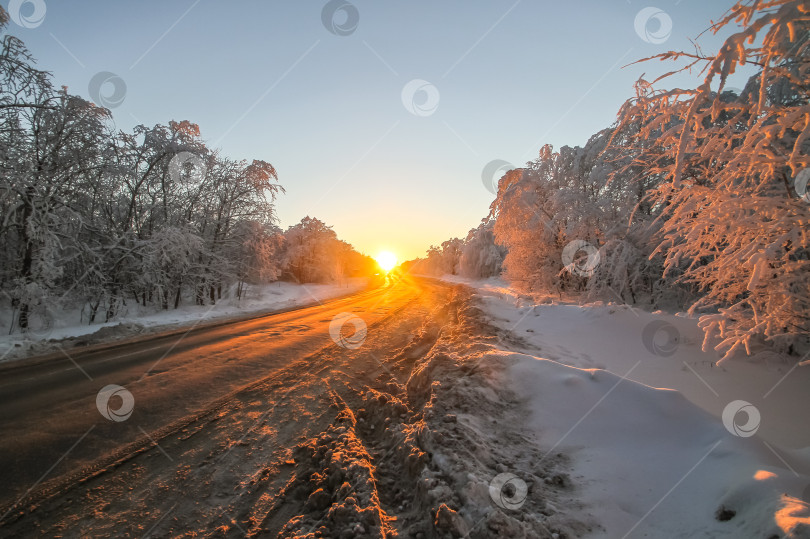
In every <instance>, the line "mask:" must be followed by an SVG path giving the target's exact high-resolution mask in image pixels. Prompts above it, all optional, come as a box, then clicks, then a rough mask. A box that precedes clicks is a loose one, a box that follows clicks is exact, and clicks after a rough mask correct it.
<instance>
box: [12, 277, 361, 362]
mask: <svg viewBox="0 0 810 539" xmlns="http://www.w3.org/2000/svg"><path fill="white" fill-rule="evenodd" d="M367 285H368V281H367V280H366V279H362V278H356V279H346V280H344V281H343V282H342V283H339V284H305V285H302V284H295V283H288V282H281V281H278V282H275V283H271V284H266V285H258V286H251V287H249V288H248V290H247V292H246V294H245V295H244V296H243V297H242V299H241V300H239V299H237V298H236V296H235V294H234V293H233V290H231V291H228V292H226V293H225V294H224V296H223V298H222V299H221V300H219V301H217V303H216V305H210V306H199V305H188V304H186V305H181V306H180V307H179V308H177V309H169V310H166V311H164V310H156V307H154V306H149V307H146V308H144V307H141V306H140V305H138V304H135V303H134V302H130V304H129V305H128V307H127V312H125V313H124V314H123V315H121V316H119V317H117V318H116V320H115V321H113V322H109V323H101V324H92V325H89V324H87V323H86V322H85V323H84V324H82V323H81V319H82V316H81V309H80V308H79V307H74V308H71V309H67V310H65V311H63V312H60V313H58V314H57V315H56V316H54V319H55V320H56V322H55V323H53V325H52V327H50V328H48V329H47V330H46V331H43V332H41V333H38V334H37V335H33V336H32V335H28V336H24V335H20V334H12V335H6V336H2V337H0V361H8V360H12V359H21V358H24V357H26V356H28V355H31V354H32V353H33V354H37V353H43V352H44V351H46V350H47V345H46V343H45V342H44V341H47V340H54V341H58V340H61V339H67V338H71V337H80V336H85V335H91V334H94V333H96V332H98V331H99V330H101V329H102V328H112V329H110V330H108V331H107V333H108V334H109V335H111V336H113V337H115V336H116V335H119V336H120V337H121V338H123V337H125V336H127V332H130V331H132V328H136V330H137V331H142V330H143V329H145V328H149V329H155V330H157V329H171V328H175V327H179V326H188V325H192V324H197V323H201V322H214V321H223V320H227V319H234V318H241V317H244V316H249V315H253V314H256V315H258V314H261V313H264V312H268V311H275V310H280V309H290V308H294V307H298V306H303V305H309V304H314V303H319V302H321V301H324V300H327V299H330V298H335V297H338V296H343V295H346V294H351V293H353V292H357V291H359V290H362V289H363V288H365V287H366V286H367ZM10 320H11V311H10V308H8V305H5V304H4V305H3V308H2V309H0V323H2V325H3V326H5V327H8V326H9V325H10Z"/></svg>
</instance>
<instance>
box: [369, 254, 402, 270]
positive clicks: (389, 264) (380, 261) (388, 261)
mask: <svg viewBox="0 0 810 539" xmlns="http://www.w3.org/2000/svg"><path fill="white" fill-rule="evenodd" d="M374 260H376V261H377V265H378V266H380V268H382V270H383V271H386V272H388V271H391V270H392V269H394V266H396V265H397V255H395V254H394V253H392V252H391V251H380V252H379V253H377V256H376V257H374Z"/></svg>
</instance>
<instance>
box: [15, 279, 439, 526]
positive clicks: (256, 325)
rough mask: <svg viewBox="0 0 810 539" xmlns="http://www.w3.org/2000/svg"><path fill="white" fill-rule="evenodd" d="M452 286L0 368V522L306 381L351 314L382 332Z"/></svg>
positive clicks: (412, 285) (377, 293)
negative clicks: (341, 319)
mask: <svg viewBox="0 0 810 539" xmlns="http://www.w3.org/2000/svg"><path fill="white" fill-rule="evenodd" d="M443 288H444V287H442V286H440V285H438V284H437V283H434V282H431V281H426V280H419V279H414V278H406V279H403V280H401V281H399V282H397V283H395V284H393V285H391V286H386V287H382V288H378V289H374V290H370V291H364V292H361V293H358V294H355V295H353V296H349V297H345V298H342V299H338V300H334V301H327V302H325V303H323V304H320V305H314V306H310V307H307V308H299V309H297V310H293V311H289V312H282V313H275V314H272V315H268V316H263V317H258V318H255V319H251V320H246V321H237V322H233V323H225V324H217V325H215V326H211V327H192V328H189V329H188V330H186V331H184V332H182V333H175V334H171V335H163V336H156V337H154V338H149V339H144V340H141V341H137V342H129V343H126V344H122V345H120V346H114V347H106V348H105V349H102V350H85V351H82V350H80V349H71V350H66V351H65V353H64V354H62V356H61V357H55V358H51V359H49V360H47V361H43V360H37V359H31V360H23V361H18V362H14V363H13V364H9V365H6V366H3V367H2V368H0V432H2V436H1V437H0V470H2V476H3V477H2V484H3V487H4V488H3V489H2V491H1V492H0V508H1V509H2V513H4V514H2V515H0V523H2V522H3V520H4V519H6V520H7V519H11V518H14V515H15V514H18V513H19V512H20V509H21V508H24V507H26V506H27V505H28V506H30V505H31V504H32V503H39V501H40V500H44V499H45V498H47V495H48V492H49V490H51V491H53V492H56V491H60V490H63V489H64V488H65V482H66V481H67V480H73V481H84V480H85V479H86V478H87V477H89V476H90V474H91V473H92V471H93V470H108V469H109V467H110V465H111V463H114V462H116V459H122V458H124V457H126V456H127V455H131V454H132V453H133V452H138V451H145V450H148V449H154V448H155V447H159V446H158V444H156V443H155V440H159V439H161V437H162V436H165V433H166V432H169V431H172V432H176V431H177V430H179V429H181V428H182V427H183V426H184V425H188V424H191V423H193V422H194V421H195V420H197V419H199V418H200V417H202V416H204V415H205V414H211V413H214V412H215V411H216V410H217V407H218V406H221V405H222V404H223V403H226V402H227V401H228V400H229V399H231V398H233V396H234V395H236V394H237V393H239V392H240V391H244V390H245V389H246V388H249V387H250V386H251V385H253V384H256V383H257V382H260V381H261V380H262V379H263V378H265V377H267V376H269V375H271V374H272V373H274V372H275V371H277V370H279V369H281V368H284V367H289V366H290V365H291V364H295V363H296V362H299V364H298V365H299V366H297V367H296V368H297V369H300V370H301V371H302V374H304V372H303V371H305V370H306V369H307V363H306V361H303V362H302V360H305V359H306V358H307V357H309V356H310V355H313V354H316V353H317V352H319V351H323V350H324V349H328V348H330V347H332V348H334V349H336V350H337V351H341V350H342V347H340V346H338V345H337V344H336V343H335V342H334V340H333V338H332V337H331V335H330V331H329V327H330V323H331V322H332V321H333V319H334V318H335V317H336V316H339V315H342V314H343V313H351V314H353V315H355V316H358V317H359V318H361V319H362V320H363V322H365V324H367V325H368V326H373V325H374V324H376V323H378V322H382V321H384V320H386V319H391V318H392V317H394V318H395V317H396V315H397V313H398V312H399V311H400V310H402V309H405V308H406V307H408V306H409V305H411V304H413V303H414V302H417V303H418V302H419V301H420V299H422V300H424V296H425V295H426V294H427V295H430V294H431V293H435V292H436V291H437V290H442V289H443ZM434 295H435V294H434ZM435 301H436V299H435V298H433V299H431V300H430V303H435ZM351 327H352V325H351V324H348V328H349V329H348V330H346V329H345V328H344V335H345V334H347V332H348V333H349V334H350V333H351ZM110 384H114V385H116V386H121V387H123V388H125V390H126V391H125V392H123V393H118V394H115V395H111V396H110V398H109V399H108V402H107V406H105V405H104V403H103V402H102V403H101V405H99V403H98V402H97V401H98V398H99V397H98V396H99V393H100V391H101V390H102V388H105V387H106V386H108V385H110ZM126 392H128V393H129V394H130V395H131V402H127V395H126ZM130 407H131V409H132V410H131V415H128V416H126V414H127V412H128V411H129V408H130ZM105 411H106V412H107V414H108V415H109V416H110V418H107V417H105V416H104V415H103V414H104V413H105ZM116 413H119V414H122V415H120V416H116V415H115V414H116ZM124 416H126V417H124ZM116 419H123V420H121V421H118V420H116ZM0 531H1V530H0Z"/></svg>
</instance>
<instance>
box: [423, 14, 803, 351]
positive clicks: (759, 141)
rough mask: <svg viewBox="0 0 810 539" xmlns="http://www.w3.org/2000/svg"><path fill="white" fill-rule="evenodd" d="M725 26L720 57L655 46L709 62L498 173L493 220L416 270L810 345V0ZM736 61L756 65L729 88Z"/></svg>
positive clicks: (692, 64)
mask: <svg viewBox="0 0 810 539" xmlns="http://www.w3.org/2000/svg"><path fill="white" fill-rule="evenodd" d="M732 24H739V25H740V30H739V31H738V32H737V33H735V34H733V35H732V36H731V37H729V38H728V39H727V40H726V41H725V43H724V44H723V46H722V47H721V48H720V50H719V51H718V52H717V53H716V54H714V55H703V53H702V52H699V53H697V54H691V53H678V52H668V53H665V54H661V55H658V56H655V57H653V58H655V59H659V60H686V61H687V63H686V65H685V66H684V67H683V68H682V69H697V70H702V72H703V74H704V79H703V82H702V83H701V84H700V86H698V88H696V89H692V90H682V89H671V90H658V89H655V88H654V86H653V84H652V83H649V82H647V81H645V80H639V81H638V83H637V84H636V95H635V97H634V98H632V99H630V100H628V101H627V102H626V103H625V104H624V106H623V107H622V108H621V110H620V111H619V114H618V117H617V121H616V123H615V124H614V125H613V126H611V127H610V128H609V129H605V130H604V131H602V132H600V133H597V134H596V135H594V136H593V137H591V139H590V140H589V141H588V143H587V144H586V145H585V146H584V147H574V148H570V147H563V148H561V149H559V150H558V151H556V152H555V151H554V150H553V149H552V148H551V147H550V146H545V147H543V149H542V150H541V151H540V155H539V157H538V158H537V159H535V160H534V161H531V162H529V163H528V164H527V165H526V167H525V168H522V169H517V170H513V171H511V172H509V173H507V174H505V175H504V176H503V177H502V178H501V179H500V182H499V185H498V193H497V197H496V199H495V201H494V202H493V203H492V206H491V212H490V215H489V216H488V218H487V219H486V220H485V221H484V224H482V225H481V227H479V228H478V229H476V230H473V231H471V232H470V235H468V237H467V238H466V239H465V240H458V239H454V240H450V241H448V242H445V243H444V244H442V245H441V246H440V247H434V248H432V249H431V250H430V252H429V253H428V256H427V258H426V259H423V260H422V261H420V267H421V269H422V270H425V271H429V272H433V273H457V274H461V275H466V276H471V277H481V276H488V275H497V274H499V273H500V272H501V271H502V272H503V275H504V276H505V278H506V279H508V280H509V281H510V282H511V283H512V284H514V285H515V286H516V287H518V288H519V289H521V290H524V291H527V292H539V293H553V294H566V295H576V296H579V297H581V298H583V299H590V300H593V299H603V300H612V301H625V302H628V303H636V304H645V305H649V306H651V307H652V308H659V307H669V308H688V309H689V311H690V312H692V313H698V314H701V315H702V316H701V318H700V324H701V326H702V328H703V329H704V331H705V335H706V341H705V342H704V346H714V347H715V348H716V349H718V350H721V351H723V352H725V353H726V357H728V356H730V355H731V354H732V353H734V352H735V351H737V350H739V349H745V350H746V351H748V352H749V353H750V351H751V345H752V344H754V343H755V342H761V341H763V340H766V341H770V342H771V343H773V345H774V346H775V347H776V349H778V350H780V351H783V352H786V353H792V354H800V353H803V352H804V351H805V350H807V348H808V337H809V336H810V194H808V192H807V181H808V178H810V158H808V148H810V103H809V101H808V97H809V95H808V93H809V92H810V58H809V56H810V50H808V47H810V5H808V2H806V1H798V0H775V1H771V2H756V3H754V2H740V3H737V4H736V5H735V6H734V7H733V8H732V9H730V10H729V11H728V12H727V13H726V14H725V15H724V16H723V18H722V19H721V20H720V21H719V22H717V23H715V24H714V25H713V26H712V31H714V32H717V31H719V30H721V29H723V28H725V27H727V26H729V25H732ZM646 60H649V59H646ZM743 65H748V66H755V67H756V68H757V69H758V72H757V73H756V74H755V75H754V76H752V77H751V78H750V79H749V80H748V83H747V84H746V86H745V88H744V89H742V90H741V91H731V90H727V89H726V81H727V77H728V76H729V75H730V74H731V73H734V72H735V71H736V70H738V69H740V68H742V67H743ZM682 69H681V70H682ZM677 71H680V70H677ZM677 71H676V72H677ZM666 76H669V75H665V76H664V77H661V78H660V79H663V78H665V77H666ZM660 79H658V80H660ZM653 82H657V81H653ZM498 249H504V251H498ZM498 252H502V253H504V256H503V257H502V258H501V259H500V260H495V259H496V258H497V256H496V255H497V253H498ZM473 260H476V261H478V263H477V264H471V263H470V261H473ZM499 263H501V264H502V268H499Z"/></svg>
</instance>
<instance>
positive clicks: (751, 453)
mask: <svg viewBox="0 0 810 539" xmlns="http://www.w3.org/2000/svg"><path fill="white" fill-rule="evenodd" d="M478 293H479V296H480V299H481V304H482V305H483V307H484V310H485V312H486V313H487V314H488V316H489V318H490V323H492V324H494V325H496V326H498V327H499V328H500V329H501V330H503V331H504V332H505V333H504V334H503V335H502V336H501V337H500V338H499V339H498V340H499V341H500V348H508V349H510V350H500V351H495V352H491V353H489V354H487V355H486V357H484V358H482V359H481V360H480V361H479V367H478V368H479V369H481V368H484V366H485V365H500V366H501V369H500V371H499V370H498V369H497V368H494V367H493V368H492V372H493V373H498V372H500V375H499V376H500V378H499V382H498V385H500V386H501V387H503V388H509V389H511V390H513V391H515V392H516V394H517V396H518V398H519V399H520V401H521V402H523V403H525V404H526V405H527V407H528V409H529V413H528V417H524V418H522V419H521V423H522V424H523V425H525V426H527V427H528V428H529V429H530V430H531V431H533V432H534V434H535V435H536V443H537V446H538V447H539V448H540V449H541V450H542V457H541V459H540V463H542V462H543V460H544V459H546V458H551V457H550V455H556V454H558V453H562V454H565V455H567V456H568V457H570V458H571V468H572V470H573V471H572V476H571V479H572V483H574V484H575V485H577V486H576V490H577V493H576V494H577V496H576V498H577V499H578V500H580V501H581V502H582V503H583V504H584V505H585V506H586V508H585V510H584V515H585V516H588V517H591V518H589V519H588V520H595V521H596V522H598V523H599V524H600V525H601V526H602V527H603V528H604V530H603V531H598V532H595V533H594V534H593V535H594V536H599V537H601V536H605V537H784V536H787V537H810V507H809V506H808V502H810V448H808V447H807V446H808V445H810V438H809V437H810V432H809V431H810V429H807V428H806V425H807V421H806V419H805V417H806V411H807V410H808V405H810V392H807V391H806V388H807V387H808V384H810V380H808V372H807V371H810V369H804V368H792V366H791V365H789V364H787V363H785V362H784V358H778V357H777V356H775V355H773V354H770V355H767V357H766V356H765V355H764V354H763V355H761V356H760V357H759V358H758V359H760V361H759V362H757V361H756V359H757V358H755V360H754V361H746V360H739V359H736V360H733V361H728V362H725V363H723V364H722V366H717V365H716V364H715V362H716V358H717V356H716V355H715V354H714V353H713V352H709V353H705V352H702V351H701V339H702V337H701V332H700V329H699V328H698V327H697V321H696V320H694V319H691V318H688V317H685V316H674V315H666V314H663V313H653V314H650V313H646V312H643V311H640V310H636V309H630V308H628V307H626V306H616V305H603V304H594V305H587V306H576V305H560V304H544V305H533V304H531V302H530V301H527V299H526V298H524V297H521V296H520V295H518V294H515V293H510V292H509V290H508V288H507V287H505V286H502V285H500V284H499V283H497V282H492V280H489V281H488V282H486V283H483V284H479V286H478ZM514 335H517V336H518V338H517V339H515V338H514V337H513V336H514ZM512 350H514V351H512ZM518 351H520V352H525V353H517V352H518ZM763 358H766V359H767V361H764V360H763ZM794 364H795V363H794ZM655 388H665V389H655ZM696 404H697V405H696ZM698 405H699V406H700V407H699V406H698ZM701 407H702V408H703V409H701ZM788 446H789V447H792V448H791V449H785V447H788ZM520 449H521V448H520V447H518V446H516V447H515V448H514V450H515V452H518V451H520ZM518 477H519V478H520V480H522V481H525V479H526V477H525V475H524V476H521V475H520V474H518Z"/></svg>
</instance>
